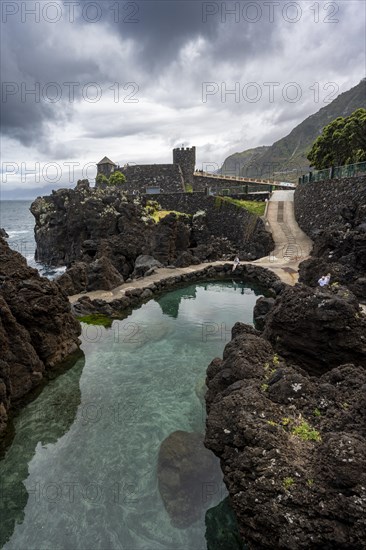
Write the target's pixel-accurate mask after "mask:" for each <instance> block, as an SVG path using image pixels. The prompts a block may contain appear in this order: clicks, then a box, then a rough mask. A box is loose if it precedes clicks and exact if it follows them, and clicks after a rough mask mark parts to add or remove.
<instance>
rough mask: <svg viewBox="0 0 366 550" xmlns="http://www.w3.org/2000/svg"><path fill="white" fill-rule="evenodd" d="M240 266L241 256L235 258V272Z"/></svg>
mask: <svg viewBox="0 0 366 550" xmlns="http://www.w3.org/2000/svg"><path fill="white" fill-rule="evenodd" d="M239 264H240V260H239V256H235V259H234V265H233V271H235V269H236V268H237V267H238V265H239Z"/></svg>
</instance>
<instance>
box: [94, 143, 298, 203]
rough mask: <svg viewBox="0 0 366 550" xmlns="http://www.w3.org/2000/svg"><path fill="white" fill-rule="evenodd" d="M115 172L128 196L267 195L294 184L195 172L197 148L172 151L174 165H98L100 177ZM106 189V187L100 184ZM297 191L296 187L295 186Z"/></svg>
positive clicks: (106, 161)
mask: <svg viewBox="0 0 366 550" xmlns="http://www.w3.org/2000/svg"><path fill="white" fill-rule="evenodd" d="M113 172H122V173H123V174H124V175H125V176H126V183H125V184H124V189H125V190H126V191H127V193H130V194H136V193H137V192H139V193H141V194H148V195H150V194H166V193H184V192H187V191H188V192H192V191H201V192H206V193H212V194H216V193H221V192H224V191H227V192H226V193H224V194H227V195H228V194H233V193H234V194H237V193H239V194H248V193H253V192H254V193H256V192H261V193H266V192H267V193H268V192H270V191H271V190H272V189H273V188H276V189H281V188H284V189H288V188H289V186H291V187H292V186H293V184H283V185H282V184H281V182H274V181H270V180H257V179H253V178H252V179H251V178H243V177H238V176H225V175H217V174H210V173H206V172H203V171H202V170H196V147H177V148H175V149H173V163H172V164H125V165H124V166H118V165H117V164H115V163H114V162H113V161H112V160H110V159H109V158H108V157H104V158H103V159H102V160H101V161H100V162H98V164H97V173H98V174H104V175H105V176H106V177H107V178H108V177H109V176H110V175H111V174H112V173H113ZM101 186H102V187H103V186H105V184H101ZM293 187H295V186H293Z"/></svg>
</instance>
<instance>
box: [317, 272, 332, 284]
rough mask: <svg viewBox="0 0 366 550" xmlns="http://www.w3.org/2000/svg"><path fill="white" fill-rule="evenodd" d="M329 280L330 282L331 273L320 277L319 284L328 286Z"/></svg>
mask: <svg viewBox="0 0 366 550" xmlns="http://www.w3.org/2000/svg"><path fill="white" fill-rule="evenodd" d="M329 282H330V273H328V274H327V275H323V276H322V277H320V279H319V281H318V284H319V286H327V285H329Z"/></svg>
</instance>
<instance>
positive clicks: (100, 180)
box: [95, 174, 109, 185]
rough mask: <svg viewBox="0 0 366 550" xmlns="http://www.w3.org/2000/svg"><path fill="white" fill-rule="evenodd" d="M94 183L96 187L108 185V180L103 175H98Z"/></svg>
mask: <svg viewBox="0 0 366 550" xmlns="http://www.w3.org/2000/svg"><path fill="white" fill-rule="evenodd" d="M95 183H96V184H97V185H101V184H104V183H105V184H106V185H108V183H109V182H108V178H107V176H105V175H104V174H98V175H97V177H96V178H95Z"/></svg>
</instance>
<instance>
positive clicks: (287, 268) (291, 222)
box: [70, 191, 312, 303]
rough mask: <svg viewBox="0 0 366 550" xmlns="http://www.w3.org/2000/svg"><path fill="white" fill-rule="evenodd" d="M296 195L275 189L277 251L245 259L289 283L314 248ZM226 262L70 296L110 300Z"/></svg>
mask: <svg viewBox="0 0 366 550" xmlns="http://www.w3.org/2000/svg"><path fill="white" fill-rule="evenodd" d="M293 197H294V192H293V191H274V192H273V194H272V196H271V200H270V201H269V203H268V205H267V212H266V218H265V223H266V227H267V229H268V231H271V232H272V236H273V240H274V241H275V249H274V251H273V252H271V254H270V256H266V257H264V258H261V259H260V260H256V261H254V262H241V263H243V264H253V265H259V266H261V267H265V268H267V269H269V270H271V271H273V272H274V273H276V275H278V277H280V279H281V280H282V281H283V282H285V283H287V284H289V285H294V284H295V283H296V282H297V281H298V267H299V263H300V262H302V261H303V260H304V259H305V258H307V257H308V256H309V254H310V250H311V247H312V241H311V240H310V239H309V238H308V237H307V236H306V235H305V233H304V232H303V231H301V229H300V228H299V226H298V225H297V223H296V221H295V216H294V202H293V201H294V198H293ZM225 263H228V262H222V261H220V262H206V263H203V264H200V265H192V266H189V267H182V268H175V269H169V268H165V267H164V268H160V269H157V270H156V273H155V274H153V275H151V276H150V277H148V278H146V279H145V278H142V279H137V280H133V281H132V282H131V283H124V284H123V285H120V286H118V287H116V288H114V289H113V290H110V291H106V290H95V291H93V292H87V293H82V294H75V295H74V296H70V302H71V303H73V302H75V301H76V300H78V299H79V298H81V297H82V296H89V297H90V299H92V300H93V299H102V300H105V301H106V302H110V301H112V300H114V299H116V298H120V297H121V296H123V295H124V293H125V291H126V290H132V289H133V288H142V287H145V286H147V285H149V284H152V283H155V282H158V281H160V280H162V279H166V278H167V277H173V276H176V275H182V274H184V273H192V272H194V271H195V272H197V271H202V270H203V269H205V268H206V267H207V266H208V265H224V264H225Z"/></svg>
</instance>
